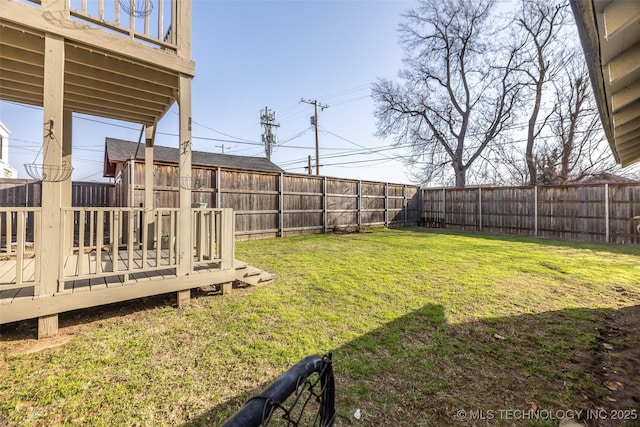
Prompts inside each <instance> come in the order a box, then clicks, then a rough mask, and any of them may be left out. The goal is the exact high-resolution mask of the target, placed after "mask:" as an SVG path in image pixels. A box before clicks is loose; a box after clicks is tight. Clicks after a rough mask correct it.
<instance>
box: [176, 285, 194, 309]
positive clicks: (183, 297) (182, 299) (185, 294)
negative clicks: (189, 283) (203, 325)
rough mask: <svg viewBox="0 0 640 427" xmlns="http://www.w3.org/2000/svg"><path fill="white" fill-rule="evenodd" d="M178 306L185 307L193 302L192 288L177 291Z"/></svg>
mask: <svg viewBox="0 0 640 427" xmlns="http://www.w3.org/2000/svg"><path fill="white" fill-rule="evenodd" d="M177 300H178V308H183V307H186V306H187V305H189V303H190V302H191V289H185V290H182V291H178V292H177Z"/></svg>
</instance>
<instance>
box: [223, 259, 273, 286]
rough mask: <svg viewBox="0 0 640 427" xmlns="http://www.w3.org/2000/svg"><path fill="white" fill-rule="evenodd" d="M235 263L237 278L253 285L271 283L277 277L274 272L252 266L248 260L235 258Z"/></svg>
mask: <svg viewBox="0 0 640 427" xmlns="http://www.w3.org/2000/svg"><path fill="white" fill-rule="evenodd" d="M233 265H234V267H235V269H236V280H238V281H240V282H243V283H246V284H248V285H251V286H263V285H269V284H271V283H272V282H273V280H274V279H275V277H276V275H275V274H274V273H269V272H267V271H264V270H260V269H259V268H256V267H252V266H250V265H249V264H247V263H246V262H242V261H238V260H234V262H233Z"/></svg>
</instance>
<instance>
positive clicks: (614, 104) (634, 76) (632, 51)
mask: <svg viewBox="0 0 640 427" xmlns="http://www.w3.org/2000/svg"><path fill="white" fill-rule="evenodd" d="M570 2H571V7H572V9H573V15H574V17H575V20H576V24H577V26H578V33H579V34H580V40H581V42H582V50H583V51H584V54H585V59H586V61H587V65H588V67H589V74H590V76H591V84H592V86H593V90H594V94H595V98H596V101H597V103H598V109H599V110H600V119H601V121H602V126H603V127H604V130H605V133H606V135H607V139H608V140H609V145H610V146H611V150H612V151H613V155H614V157H615V159H616V161H617V162H618V163H620V164H621V165H622V166H623V167H625V166H628V165H630V164H632V163H635V162H639V161H640V25H638V22H640V2H639V1H629V0H570Z"/></svg>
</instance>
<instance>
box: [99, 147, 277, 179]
mask: <svg viewBox="0 0 640 427" xmlns="http://www.w3.org/2000/svg"><path fill="white" fill-rule="evenodd" d="M137 148H138V143H137V142H131V141H124V140H121V139H115V138H106V139H105V150H104V176H106V177H113V176H115V170H116V168H115V164H116V163H124V162H126V161H127V160H129V159H130V158H131V157H133V156H136V160H144V152H145V150H144V144H141V146H140V149H138V150H137V151H138V153H137V154H136V149H137ZM179 159H180V156H179V151H178V149H177V148H172V147H163V146H160V145H155V146H154V147H153V160H154V162H162V163H168V164H175V165H177V164H178V161H179ZM191 164H192V166H205V167H210V168H213V167H218V166H219V167H224V168H230V169H244V170H255V171H267V172H284V171H283V170H282V169H281V168H280V167H278V166H277V165H276V164H275V163H273V162H271V161H270V160H268V159H267V158H266V157H250V156H236V155H231V154H218V153H207V152H204V151H192V152H191Z"/></svg>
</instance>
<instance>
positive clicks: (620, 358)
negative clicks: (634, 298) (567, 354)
mask: <svg viewBox="0 0 640 427" xmlns="http://www.w3.org/2000/svg"><path fill="white" fill-rule="evenodd" d="M594 373H595V375H596V377H598V378H599V379H600V381H601V382H602V385H603V386H604V392H603V393H602V394H600V395H597V396H594V403H595V405H596V408H602V409H604V410H605V411H606V413H607V414H609V415H613V414H615V416H616V417H617V418H622V420H611V419H608V420H606V421H604V420H602V421H601V422H600V423H599V424H593V425H599V426H619V425H621V424H622V425H633V426H638V425H640V305H636V306H633V307H626V308H622V309H620V310H617V311H615V312H613V313H611V314H609V315H607V316H605V327H604V328H603V330H602V331H601V340H600V343H599V350H598V353H597V356H596V362H595V365H594ZM634 410H635V413H634V412H632V411H634ZM634 414H635V415H634ZM618 415H619V416H618ZM633 418H635V419H633ZM625 421H626V424H624V422H625Z"/></svg>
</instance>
